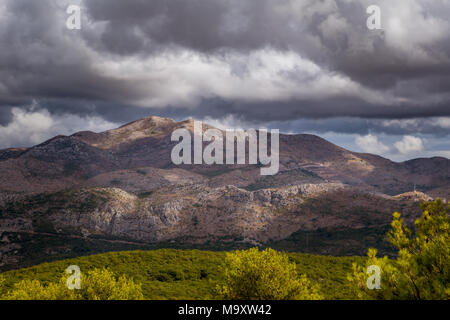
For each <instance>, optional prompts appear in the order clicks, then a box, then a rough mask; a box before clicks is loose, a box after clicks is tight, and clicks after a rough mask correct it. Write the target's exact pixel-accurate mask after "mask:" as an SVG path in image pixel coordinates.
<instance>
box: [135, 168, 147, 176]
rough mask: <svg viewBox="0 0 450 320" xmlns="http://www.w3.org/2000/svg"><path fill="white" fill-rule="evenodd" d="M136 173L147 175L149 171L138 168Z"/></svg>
mask: <svg viewBox="0 0 450 320" xmlns="http://www.w3.org/2000/svg"><path fill="white" fill-rule="evenodd" d="M136 173H139V174H142V175H143V176H145V175H146V174H147V171H145V170H142V169H138V170H136Z"/></svg>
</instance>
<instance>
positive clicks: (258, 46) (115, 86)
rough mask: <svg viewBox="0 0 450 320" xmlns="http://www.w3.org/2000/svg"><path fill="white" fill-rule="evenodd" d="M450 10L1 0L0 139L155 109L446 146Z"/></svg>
mask: <svg viewBox="0 0 450 320" xmlns="http://www.w3.org/2000/svg"><path fill="white" fill-rule="evenodd" d="M69 5H79V6H80V7H81V30H69V29H68V28H67V27H66V20H67V18H68V17H69V14H67V13H66V9H67V7H68V6H69ZM370 5H377V6H379V8H380V9H381V11H380V12H381V29H380V30H369V28H368V27H367V25H366V20H367V18H368V17H369V14H367V13H366V9H367V7H369V6H370ZM449 17H450V2H449V1H448V0H401V1H389V0H367V1H366V0H363V1H351V0H341V1H333V0H323V1H315V0H248V1H242V0H192V1H187V0H151V1H141V0H128V1H123V0H95V1H87V0H86V1H82V0H63V1H56V0H40V1H31V0H0V48H1V50H0V133H1V134H2V136H1V137H0V148H1V147H11V146H26V145H31V144H34V143H36V142H39V141H38V140H40V139H46V138H49V137H51V135H54V134H56V133H63V134H68V133H71V132H74V131H77V130H94V131H101V130H103V129H105V128H109V127H111V126H114V125H116V124H119V123H124V122H127V121H131V120H134V119H136V118H140V117H142V116H145V115H152V114H156V115H162V116H169V117H173V118H175V119H177V120H181V119H183V118H186V117H189V116H191V117H194V118H198V119H209V120H210V121H211V122H214V123H216V124H217V125H220V124H221V123H222V124H224V123H225V124H226V125H228V126H247V125H248V126H258V125H260V126H263V125H264V126H267V127H273V128H280V129H281V130H282V131H285V132H289V133H297V132H311V133H318V134H321V135H323V136H324V137H326V138H328V139H330V140H331V141H333V142H335V143H337V144H341V145H343V146H345V147H348V148H350V149H352V150H355V151H361V152H372V153H377V154H382V155H385V156H388V157H390V158H392V159H395V160H403V159H407V158H412V157H415V156H434V155H441V156H448V154H449V153H450V143H449V142H448V141H449V132H450V19H449ZM39 119H47V122H46V121H44V120H42V121H41V120H39ZM64 119H68V120H64ZM70 119H72V120H73V119H78V120H73V121H72V120H70ZM23 127H26V130H23Z"/></svg>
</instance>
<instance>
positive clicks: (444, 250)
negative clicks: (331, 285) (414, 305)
mask: <svg viewBox="0 0 450 320" xmlns="http://www.w3.org/2000/svg"><path fill="white" fill-rule="evenodd" d="M421 208H422V211H423V214H422V216H421V217H420V218H419V219H417V220H416V221H415V224H414V226H415V230H414V231H415V232H414V233H413V232H412V231H411V230H410V229H408V228H407V227H406V226H405V224H404V221H403V219H402V218H401V216H400V213H398V212H395V213H394V219H393V221H392V229H391V230H390V231H389V233H388V239H389V241H390V243H391V244H392V245H394V246H395V247H396V248H397V249H398V250H399V251H398V257H397V259H395V260H393V259H388V258H387V257H384V258H377V257H376V254H377V251H376V250H375V249H369V252H368V258H369V259H368V261H367V265H366V266H365V267H363V266H358V265H356V264H354V265H353V274H352V275H350V276H349V279H350V280H351V281H353V282H354V284H355V285H356V287H357V288H358V290H357V291H358V294H359V297H360V298H375V299H409V300H412V299H414V300H416V299H418V300H419V299H420V300H422V299H433V300H434V299H450V232H449V231H450V217H449V209H450V206H449V205H447V204H446V203H444V202H443V201H441V200H440V199H437V200H435V201H431V202H428V203H423V204H422V205H421ZM370 265H377V266H378V267H379V268H380V270H381V289H379V290H376V289H374V290H369V289H368V288H367V285H366V281H367V279H368V276H369V275H368V274H367V273H366V270H367V269H366V268H367V267H368V266H370Z"/></svg>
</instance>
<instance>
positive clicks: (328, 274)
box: [0, 199, 450, 300]
mask: <svg viewBox="0 0 450 320" xmlns="http://www.w3.org/2000/svg"><path fill="white" fill-rule="evenodd" d="M421 208H422V211H423V214H422V217H421V218H419V219H417V220H416V222H415V228H414V229H415V230H414V233H413V232H412V231H411V230H409V229H408V228H407V227H406V226H405V224H404V221H403V219H401V217H400V214H399V213H397V212H396V213H394V219H393V222H392V224H391V230H390V231H389V233H388V239H389V242H390V243H391V244H392V245H393V246H394V247H395V248H397V249H398V254H397V255H396V256H395V257H393V258H391V259H389V258H388V257H384V258H377V257H376V254H377V251H376V250H375V249H369V251H368V258H367V257H333V256H320V255H311V254H304V253H278V252H277V251H275V250H273V249H266V250H263V251H259V249H257V248H253V249H250V250H246V251H234V252H225V251H218V252H212V251H200V250H179V249H159V250H147V251H142V250H136V251H122V252H109V253H104V254H97V255H90V256H84V257H78V258H73V259H68V260H60V261H54V262H50V263H43V264H40V265H36V266H33V267H30V268H24V269H19V270H12V271H7V272H4V273H2V274H0V297H2V298H4V299H16V298H29V299H53V298H55V299H56V298H57V299H72V298H74V299H140V298H144V299H216V298H226V299H229V298H231V299H320V298H324V299H331V300H333V299H357V298H363V299H450V268H449V265H450V246H449V244H450V232H449V231H450V217H449V209H450V206H449V205H447V204H445V203H443V202H442V201H441V200H439V199H438V200H436V201H433V202H428V203H424V204H422V205H421ZM367 230H371V229H366V231H367ZM374 230H375V229H374ZM366 236H368V237H373V235H372V234H371V233H369V234H367V235H366ZM333 237H334V236H333ZM333 237H332V238H331V239H330V241H335V240H336V239H334V238H333ZM343 237H344V239H348V235H343ZM322 238H323V237H322ZM235 240H237V239H235ZM293 240H296V241H298V242H303V241H305V240H306V244H308V243H311V240H312V239H310V238H308V237H306V239H304V235H303V234H300V233H298V234H296V235H295V236H294V237H293ZM369 240H370V239H369ZM77 241H81V240H77ZM83 241H84V240H83ZM370 241H372V240H370ZM235 242H236V241H235ZM32 245H33V244H32V243H31V244H30V245H29V246H27V248H28V250H32V249H33V248H34V247H33V246H32ZM111 245H112V244H111ZM118 245H119V244H114V247H115V248H117V247H116V246H118ZM122 245H125V244H122ZM80 246H81V243H80ZM80 248H82V247H80ZM105 250H107V248H106V247H105ZM222 250H230V248H223V249H222ZM82 254H85V252H82ZM70 265H77V266H79V267H80V269H81V272H82V277H83V278H82V279H84V280H83V281H84V282H83V283H85V289H82V290H80V291H76V292H72V293H70V292H69V293H67V290H65V289H64V290H63V289H62V288H63V285H64V281H65V279H66V278H65V277H64V276H65V270H66V268H67V267H68V266H70ZM372 265H375V266H378V267H379V268H380V271H381V277H380V279H381V289H373V290H369V289H368V288H367V283H368V280H370V279H368V278H369V276H370V277H371V278H372V276H373V275H372V274H370V275H369V274H367V267H369V266H372ZM105 268H107V270H106V269H105ZM370 281H371V280H370ZM89 288H90V289H89ZM83 290H85V291H83ZM86 290H88V291H86ZM73 295H76V296H73Z"/></svg>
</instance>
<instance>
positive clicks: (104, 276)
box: [2, 269, 143, 300]
mask: <svg viewBox="0 0 450 320" xmlns="http://www.w3.org/2000/svg"><path fill="white" fill-rule="evenodd" d="M2 298H3V299H7V300H140V299H143V295H142V290H141V285H139V284H136V283H134V282H133V280H132V279H129V278H127V277H126V276H120V277H118V278H117V277H115V276H114V274H113V273H112V272H111V271H109V270H107V269H94V270H91V271H89V272H88V273H87V275H85V274H82V275H81V289H79V290H77V289H74V290H70V289H68V288H67V276H63V277H62V278H61V280H60V281H59V282H57V283H48V284H43V283H41V282H40V281H38V280H22V281H20V282H18V283H16V284H15V285H14V288H13V289H12V290H11V291H9V292H8V293H6V294H4V295H3V297H2Z"/></svg>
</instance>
